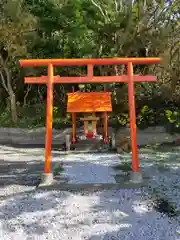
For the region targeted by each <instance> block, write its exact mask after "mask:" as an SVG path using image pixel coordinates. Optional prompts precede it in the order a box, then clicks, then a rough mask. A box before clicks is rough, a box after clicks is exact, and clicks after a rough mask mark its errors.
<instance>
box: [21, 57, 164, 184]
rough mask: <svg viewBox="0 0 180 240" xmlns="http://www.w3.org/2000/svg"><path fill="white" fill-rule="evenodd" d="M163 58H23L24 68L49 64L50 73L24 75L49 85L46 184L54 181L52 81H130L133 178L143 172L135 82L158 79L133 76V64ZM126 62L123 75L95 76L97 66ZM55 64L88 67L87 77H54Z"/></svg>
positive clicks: (128, 82)
mask: <svg viewBox="0 0 180 240" xmlns="http://www.w3.org/2000/svg"><path fill="white" fill-rule="evenodd" d="M160 62H161V58H104V59H25V60H20V65H21V67H39V66H47V67H48V76H41V77H25V83H28V84H31V83H34V84H46V85H47V106H46V109H47V110H46V143H45V166H44V179H45V182H46V183H50V182H51V183H52V180H53V175H52V173H51V149H52V146H51V145H52V119H53V84H55V83H61V84H62V83H69V84H72V83H112V82H117V83H120V82H121V83H123V82H124V83H127V84H128V104H129V115H130V136H131V146H132V170H133V176H134V177H133V179H134V180H137V177H135V175H136V174H137V175H138V174H139V173H140V169H139V161H138V148H137V136H136V110H135V100H134V83H136V82H156V81H157V78H156V77H155V76H151V75H147V76H142V75H134V73H133V64H158V63H160ZM120 64H125V65H127V75H120V76H94V74H93V67H94V65H120ZM55 66H87V76H80V77H61V76H59V75H56V76H54V67H55Z"/></svg>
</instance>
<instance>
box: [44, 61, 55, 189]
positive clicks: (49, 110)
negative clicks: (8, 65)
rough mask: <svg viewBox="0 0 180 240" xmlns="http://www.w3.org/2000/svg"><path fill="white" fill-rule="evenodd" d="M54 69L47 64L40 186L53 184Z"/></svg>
mask: <svg viewBox="0 0 180 240" xmlns="http://www.w3.org/2000/svg"><path fill="white" fill-rule="evenodd" d="M53 75H54V68H53V65H52V64H48V83H47V103H46V143H45V144H46V147H45V164H44V173H43V175H42V181H41V185H51V184H52V183H53V181H54V180H53V173H52V172H51V149H52V121H53V78H54V76H53Z"/></svg>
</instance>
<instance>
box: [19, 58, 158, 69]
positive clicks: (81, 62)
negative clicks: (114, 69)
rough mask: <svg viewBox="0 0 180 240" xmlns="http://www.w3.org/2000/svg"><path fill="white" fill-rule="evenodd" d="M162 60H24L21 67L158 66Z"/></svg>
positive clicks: (21, 61)
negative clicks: (51, 65) (50, 65)
mask: <svg viewBox="0 0 180 240" xmlns="http://www.w3.org/2000/svg"><path fill="white" fill-rule="evenodd" d="M161 60H162V59H161V58H153V57H151V58H102V59H99V58H95V59H87V58H82V59H80V58H79V59H22V60H20V61H19V63H20V65H21V67H33V66H34V67H35V66H36V67H38V66H47V65H48V64H53V65H54V66H85V65H91V64H92V65H118V64H128V63H129V62H131V63H132V64H156V63H160V62H161Z"/></svg>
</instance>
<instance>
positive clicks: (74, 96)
mask: <svg viewBox="0 0 180 240" xmlns="http://www.w3.org/2000/svg"><path fill="white" fill-rule="evenodd" d="M111 111H112V104H111V93H110V92H73V93H68V102H67V112H71V113H73V112H76V113H78V112H111Z"/></svg>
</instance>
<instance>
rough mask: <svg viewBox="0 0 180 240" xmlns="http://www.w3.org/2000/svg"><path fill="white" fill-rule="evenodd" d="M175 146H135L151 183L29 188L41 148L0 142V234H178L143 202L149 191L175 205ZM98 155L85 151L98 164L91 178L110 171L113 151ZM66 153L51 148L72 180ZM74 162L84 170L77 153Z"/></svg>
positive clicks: (171, 238) (12, 239) (163, 239)
mask: <svg viewBox="0 0 180 240" xmlns="http://www.w3.org/2000/svg"><path fill="white" fill-rule="evenodd" d="M179 152H180V151H179V150H178V151H166V152H163V151H161V150H157V149H156V150H155V151H152V150H150V151H149V152H146V151H144V150H142V151H141V152H140V160H141V163H142V164H141V165H142V171H143V172H144V173H146V174H148V175H150V176H151V180H150V181H149V187H150V186H151V188H144V189H135V190H132V189H129V190H122V189H121V190H118V191H117V190H116V191H115V190H114V191H112V190H109V191H108V190H106V191H101V192H94V193H88V192H79V193H71V192H65V191H64V192H63V191H58V190H56V191H50V190H49V191H43V190H34V183H33V181H32V179H33V178H35V176H36V175H38V174H39V173H40V172H41V171H42V168H43V165H42V163H43V160H44V151H43V150H42V149H13V148H10V147H4V146H1V147H0V156H1V159H0V172H1V178H0V186H1V188H0V199H1V201H0V239H1V240H16V239H17V240H20V239H23V240H26V239H27V240H30V239H34V240H35V239H37V240H43V239H48V240H51V239H57V240H58V239H60V240H61V239H62V240H68V239H72V240H83V239H84V240H85V239H86V240H96V239H97V240H98V239H102V240H110V239H111V240H121V239H123V240H124V239H125V240H131V239H133V240H136V239H142V240H146V239H147V240H154V239H157V240H179V239H180V235H179V234H178V228H179V223H178V222H177V220H175V219H170V218H168V217H167V216H166V215H163V214H160V213H158V212H156V211H155V210H154V209H153V207H152V205H151V204H149V203H150V201H149V197H153V194H154V195H156V194H159V195H161V196H166V197H168V198H170V199H173V201H174V203H175V204H176V205H177V208H178V207H179V208H180V203H179V199H180V191H179V190H180V189H179V186H180V184H179V163H180V162H179V161H178V160H179ZM76 157H77V155H76ZM101 157H102V159H103V160H102V162H101V161H100V158H99V156H98V157H97V155H89V158H90V159H89V160H90V161H89V162H90V163H91V164H92V162H93V163H94V164H95V163H96V165H102V166H103V167H102V166H101V170H100V171H99V169H98V174H99V176H98V178H97V179H96V181H99V180H100V179H102V182H105V177H106V179H107V182H111V181H113V179H112V178H111V177H110V176H112V174H113V172H111V171H108V172H107V168H109V165H111V164H115V163H116V162H117V155H116V156H114V157H113V155H109V156H105V155H104V154H103V155H101ZM68 158H69V159H67V158H65V156H64V155H61V154H60V153H58V152H53V164H55V163H56V162H59V161H66V164H65V171H66V174H69V176H71V181H73V182H74V180H75V178H74V172H73V171H78V169H77V168H75V165H76V164H75V163H74V164H75V165H74V168H73V165H72V169H74V170H72V169H70V163H72V162H74V161H76V162H77V159H76V158H75V157H74V158H72V156H69V157H68ZM107 158H108V159H109V160H108V159H107ZM129 159H130V155H128V154H124V155H122V161H126V162H127V161H129ZM86 160H87V159H86ZM79 164H82V166H83V167H81V171H80V172H81V173H82V172H84V171H85V170H84V166H85V165H84V160H83V156H82V155H81V158H80V161H79ZM68 166H69V170H68ZM162 166H163V168H162ZM91 169H92V168H91ZM93 169H95V167H93ZM95 171H96V170H94V172H95ZM105 172H106V173H107V176H106V175H105ZM78 173H79V172H77V174H78ZM85 173H86V176H85V177H84V181H87V179H88V174H87V173H88V171H87V169H86V171H85ZM27 174H28V176H32V178H31V181H29V178H27V177H26V176H27ZM77 179H78V178H77ZM79 180H83V178H82V177H81V178H79ZM79 180H78V181H77V182H76V183H78V182H79ZM94 181H95V180H94Z"/></svg>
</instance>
